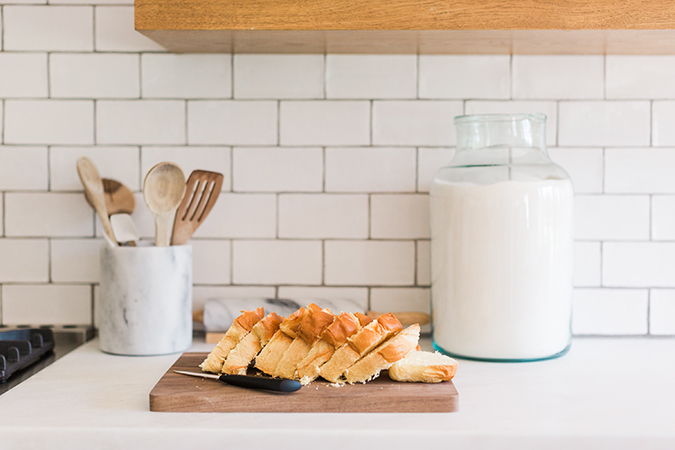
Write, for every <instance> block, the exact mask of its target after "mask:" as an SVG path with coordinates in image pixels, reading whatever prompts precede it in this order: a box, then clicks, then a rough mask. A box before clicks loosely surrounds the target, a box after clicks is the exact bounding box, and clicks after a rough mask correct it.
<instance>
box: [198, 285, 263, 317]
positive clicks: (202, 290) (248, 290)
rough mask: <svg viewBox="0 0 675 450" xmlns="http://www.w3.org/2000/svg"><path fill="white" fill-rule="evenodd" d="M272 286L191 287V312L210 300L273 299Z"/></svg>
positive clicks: (202, 306) (202, 307)
mask: <svg viewBox="0 0 675 450" xmlns="http://www.w3.org/2000/svg"><path fill="white" fill-rule="evenodd" d="M275 291H276V288H275V287H274V286H193V287H192V310H193V311H197V310H199V309H204V304H205V303H206V300H208V299H210V298H233V299H244V298H257V299H260V298H275V297H276V296H275Z"/></svg>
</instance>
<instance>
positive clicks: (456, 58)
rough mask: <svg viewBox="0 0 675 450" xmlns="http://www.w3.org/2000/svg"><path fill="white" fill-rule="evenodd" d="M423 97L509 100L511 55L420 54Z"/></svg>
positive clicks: (421, 95)
mask: <svg viewBox="0 0 675 450" xmlns="http://www.w3.org/2000/svg"><path fill="white" fill-rule="evenodd" d="M419 73H420V81H419V84H420V87H419V90H420V92H419V96H420V98H452V99H467V98H486V99H508V98H509V96H510V81H511V76H510V57H509V56H508V55H420V56H419Z"/></svg>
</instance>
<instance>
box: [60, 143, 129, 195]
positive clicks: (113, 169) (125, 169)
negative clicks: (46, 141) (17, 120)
mask: <svg viewBox="0 0 675 450" xmlns="http://www.w3.org/2000/svg"><path fill="white" fill-rule="evenodd" d="M82 156H85V157H87V158H89V159H90V160H91V161H92V162H93V163H94V165H95V166H96V168H97V169H98V173H99V175H100V176H101V178H112V179H113V180H117V181H119V182H121V183H123V184H124V185H126V186H127V187H128V188H129V189H131V190H132V191H138V190H140V189H141V186H140V183H139V167H138V166H139V164H138V147H51V149H50V150H49V169H50V173H51V176H50V180H51V187H50V189H51V190H52V191H81V190H83V189H84V188H83V187H82V182H81V181H80V177H79V175H78V174H77V160H78V159H79V158H80V157H82Z"/></svg>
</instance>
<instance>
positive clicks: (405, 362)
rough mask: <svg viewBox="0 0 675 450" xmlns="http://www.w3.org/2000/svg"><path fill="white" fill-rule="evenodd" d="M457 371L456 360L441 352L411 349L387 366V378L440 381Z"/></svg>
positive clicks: (449, 378)
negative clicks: (406, 354) (403, 356)
mask: <svg viewBox="0 0 675 450" xmlns="http://www.w3.org/2000/svg"><path fill="white" fill-rule="evenodd" d="M455 373H457V361H456V360H454V359H452V358H450V357H449V356H445V355H443V354H441V353H438V352H436V353H432V352H420V351H413V352H410V353H408V356H406V357H405V358H403V359H402V360H400V361H397V362H396V363H394V365H393V366H391V367H390V368H389V378H391V379H392V380H395V381H411V382H421V383H440V382H441V381H449V380H452V378H453V377H454V376H455Z"/></svg>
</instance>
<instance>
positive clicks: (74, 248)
mask: <svg viewBox="0 0 675 450" xmlns="http://www.w3.org/2000/svg"><path fill="white" fill-rule="evenodd" d="M102 245H107V244H106V243H105V241H103V240H102V239H52V240H51V275H52V281H53V282H56V283H98V282H99V280H100V278H101V274H100V266H101V246H102Z"/></svg>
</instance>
